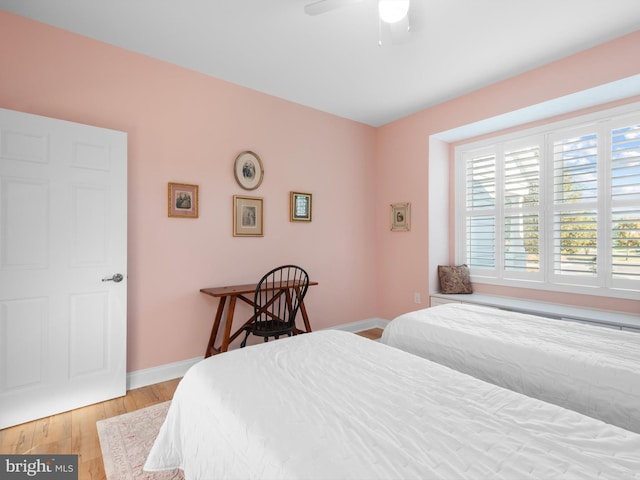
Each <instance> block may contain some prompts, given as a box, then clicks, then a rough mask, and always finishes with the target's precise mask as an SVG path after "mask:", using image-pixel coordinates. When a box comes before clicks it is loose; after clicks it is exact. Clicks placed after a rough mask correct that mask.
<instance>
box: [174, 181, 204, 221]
mask: <svg viewBox="0 0 640 480" xmlns="http://www.w3.org/2000/svg"><path fill="white" fill-rule="evenodd" d="M168 207H169V210H168V214H169V216H170V217H183V218H198V185H189V184H186V183H169V205H168Z"/></svg>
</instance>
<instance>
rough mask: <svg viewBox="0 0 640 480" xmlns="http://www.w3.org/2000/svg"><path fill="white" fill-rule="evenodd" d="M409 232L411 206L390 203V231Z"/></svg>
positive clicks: (406, 203)
mask: <svg viewBox="0 0 640 480" xmlns="http://www.w3.org/2000/svg"><path fill="white" fill-rule="evenodd" d="M409 230H411V204H410V203H408V202H405V203H392V204H391V231H392V232H408V231H409Z"/></svg>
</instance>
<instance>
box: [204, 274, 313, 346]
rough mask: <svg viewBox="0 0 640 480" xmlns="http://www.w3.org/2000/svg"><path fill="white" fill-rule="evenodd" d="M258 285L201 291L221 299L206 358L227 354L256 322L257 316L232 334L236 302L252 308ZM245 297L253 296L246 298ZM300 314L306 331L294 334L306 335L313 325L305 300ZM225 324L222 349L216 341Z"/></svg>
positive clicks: (295, 331) (296, 331) (310, 283)
mask: <svg viewBox="0 0 640 480" xmlns="http://www.w3.org/2000/svg"><path fill="white" fill-rule="evenodd" d="M313 285H318V282H309V286H310V287H311V286H313ZM257 286H258V284H257V283H254V284H249V285H232V286H230V287H215V288H201V289H200V291H201V292H202V293H204V294H205V295H210V296H212V297H215V298H219V299H220V301H219V302H218V310H217V311H216V317H215V320H214V321H213V327H212V328H211V335H210V336H209V343H207V349H206V350H205V352H204V357H205V358H207V357H210V356H211V355H217V354H218V353H222V352H226V351H227V350H228V349H229V344H230V343H231V342H233V341H234V340H235V339H236V338H238V336H239V335H240V334H241V333H242V332H243V331H244V327H246V326H247V325H249V324H250V323H251V322H253V321H254V319H255V315H253V316H252V317H251V318H250V319H249V320H247V321H246V322H244V324H243V325H242V327H240V328H239V329H238V330H237V331H235V332H234V333H233V334H232V333H231V327H232V325H233V313H234V311H235V308H236V300H237V299H240V300H242V301H243V302H245V303H248V304H249V305H251V306H252V307H253V306H255V304H254V303H253V295H254V293H255V291H256V287H257ZM245 295H251V297H246V296H245ZM227 298H229V299H230V300H229V307H228V308H227V314H226V316H225V318H224V320H223V318H222V317H223V313H224V306H225V304H226V303H227ZM300 314H301V315H302V319H303V321H304V327H305V330H299V329H297V328H296V329H295V330H294V333H306V332H310V331H311V325H310V324H309V316H308V315H307V309H306V308H305V307H304V300H303V301H302V302H301V303H300ZM221 323H224V332H223V333H222V342H221V344H220V347H216V346H215V343H216V339H217V337H218V330H220V324H221Z"/></svg>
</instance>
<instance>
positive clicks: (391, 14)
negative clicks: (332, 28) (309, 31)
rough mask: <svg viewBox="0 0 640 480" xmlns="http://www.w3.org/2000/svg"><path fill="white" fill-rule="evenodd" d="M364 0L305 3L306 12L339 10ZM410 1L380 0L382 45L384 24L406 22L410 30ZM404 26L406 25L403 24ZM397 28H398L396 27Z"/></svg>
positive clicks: (317, 13)
mask: <svg viewBox="0 0 640 480" xmlns="http://www.w3.org/2000/svg"><path fill="white" fill-rule="evenodd" d="M362 1H363V0H318V1H317V2H313V3H309V4H307V5H305V7H304V12H305V13H306V14H307V15H312V16H315V15H321V14H323V13H327V12H330V11H332V10H337V9H339V8H342V7H346V6H347V5H352V4H354V3H361V2H362ZM409 2H410V0H378V18H379V24H380V29H379V40H378V43H379V44H380V45H382V24H383V23H385V24H388V25H390V26H397V24H399V23H401V22H404V23H406V30H405V31H406V32H408V31H409ZM403 28H404V26H403ZM396 30H397V28H396Z"/></svg>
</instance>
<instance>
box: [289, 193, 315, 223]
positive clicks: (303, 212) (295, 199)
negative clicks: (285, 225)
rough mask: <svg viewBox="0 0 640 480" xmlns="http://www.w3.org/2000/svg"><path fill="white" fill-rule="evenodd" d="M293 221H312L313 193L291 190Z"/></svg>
mask: <svg viewBox="0 0 640 480" xmlns="http://www.w3.org/2000/svg"><path fill="white" fill-rule="evenodd" d="M290 210H291V221H292V222H310V221H311V194H310V193H300V192H291V209H290Z"/></svg>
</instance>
